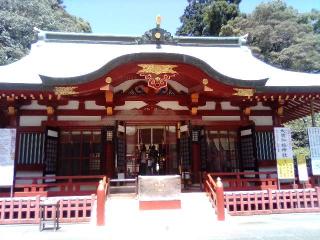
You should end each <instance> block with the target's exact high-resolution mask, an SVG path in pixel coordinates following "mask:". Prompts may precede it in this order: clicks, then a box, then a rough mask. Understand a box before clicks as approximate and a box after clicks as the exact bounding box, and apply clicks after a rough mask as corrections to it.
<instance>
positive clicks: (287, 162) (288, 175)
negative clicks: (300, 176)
mask: <svg viewBox="0 0 320 240" xmlns="http://www.w3.org/2000/svg"><path fill="white" fill-rule="evenodd" d="M277 169H278V178H279V179H292V178H294V164H293V159H290V158H283V159H278V160H277Z"/></svg>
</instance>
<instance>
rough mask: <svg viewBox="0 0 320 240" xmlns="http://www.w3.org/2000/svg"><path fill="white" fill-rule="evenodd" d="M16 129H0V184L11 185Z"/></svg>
mask: <svg viewBox="0 0 320 240" xmlns="http://www.w3.org/2000/svg"><path fill="white" fill-rule="evenodd" d="M15 149H16V129H8V128H2V129H0V186H12V184H13V175H14V158H15Z"/></svg>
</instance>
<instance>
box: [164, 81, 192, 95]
mask: <svg viewBox="0 0 320 240" xmlns="http://www.w3.org/2000/svg"><path fill="white" fill-rule="evenodd" d="M167 82H168V84H170V86H171V87H173V88H174V89H175V90H176V91H177V92H181V91H182V92H185V93H187V92H189V89H188V88H186V87H185V86H183V85H182V84H181V83H179V82H177V81H173V80H168V81H167Z"/></svg>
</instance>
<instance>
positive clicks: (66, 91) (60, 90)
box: [53, 87, 78, 96]
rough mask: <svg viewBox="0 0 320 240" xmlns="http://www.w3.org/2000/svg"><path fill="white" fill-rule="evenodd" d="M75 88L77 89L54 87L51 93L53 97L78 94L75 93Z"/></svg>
mask: <svg viewBox="0 0 320 240" xmlns="http://www.w3.org/2000/svg"><path fill="white" fill-rule="evenodd" d="M77 88H78V87H55V88H54V90H53V91H54V94H55V95H60V96H68V95H75V94H78V92H77V91H75V90H76V89H77Z"/></svg>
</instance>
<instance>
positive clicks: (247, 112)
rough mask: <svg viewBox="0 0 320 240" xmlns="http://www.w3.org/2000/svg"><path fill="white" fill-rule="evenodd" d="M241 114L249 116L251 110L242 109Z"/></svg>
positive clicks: (247, 108)
mask: <svg viewBox="0 0 320 240" xmlns="http://www.w3.org/2000/svg"><path fill="white" fill-rule="evenodd" d="M243 113H244V115H246V116H249V115H250V113H251V108H249V107H246V108H245V109H243Z"/></svg>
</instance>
